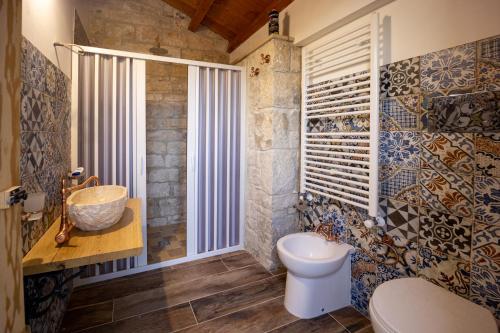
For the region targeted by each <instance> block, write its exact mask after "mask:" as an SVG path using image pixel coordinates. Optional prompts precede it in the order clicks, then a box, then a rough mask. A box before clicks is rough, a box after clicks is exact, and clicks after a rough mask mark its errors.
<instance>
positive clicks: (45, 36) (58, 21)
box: [22, 0, 86, 77]
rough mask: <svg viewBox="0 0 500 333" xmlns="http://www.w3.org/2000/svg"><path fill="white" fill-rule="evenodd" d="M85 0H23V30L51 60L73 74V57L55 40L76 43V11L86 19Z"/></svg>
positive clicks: (68, 73)
mask: <svg viewBox="0 0 500 333" xmlns="http://www.w3.org/2000/svg"><path fill="white" fill-rule="evenodd" d="M83 2H84V1H78V0H23V17H22V33H23V36H24V37H26V38H27V39H28V40H29V41H30V42H32V43H33V45H35V47H36V48H37V49H39V50H40V51H41V52H42V53H43V54H44V55H45V56H46V57H47V58H48V59H50V61H52V62H53V63H54V64H55V65H57V66H58V67H59V68H60V69H61V70H62V71H63V72H64V73H65V74H66V75H67V76H69V77H71V56H70V53H69V51H68V50H67V49H63V48H60V47H59V48H57V49H56V48H54V45H53V44H54V42H61V43H72V42H73V21H74V11H75V8H77V10H78V13H79V14H80V16H81V17H82V16H83V17H82V21H84V20H85V19H86V10H85V8H84V4H83Z"/></svg>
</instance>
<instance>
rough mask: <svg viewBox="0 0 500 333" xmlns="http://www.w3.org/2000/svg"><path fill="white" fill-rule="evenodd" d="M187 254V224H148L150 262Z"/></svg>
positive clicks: (153, 262)
mask: <svg viewBox="0 0 500 333" xmlns="http://www.w3.org/2000/svg"><path fill="white" fill-rule="evenodd" d="M185 256H186V224H185V223H178V224H167V225H165V226H157V227H152V226H149V225H148V264H155V263H158V262H162V261H166V260H170V259H176V258H181V257H185Z"/></svg>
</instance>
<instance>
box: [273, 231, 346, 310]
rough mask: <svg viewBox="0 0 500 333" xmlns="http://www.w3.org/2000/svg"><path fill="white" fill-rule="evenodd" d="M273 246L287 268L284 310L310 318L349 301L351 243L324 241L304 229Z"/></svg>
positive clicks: (344, 304) (337, 307) (340, 306)
mask: <svg viewBox="0 0 500 333" xmlns="http://www.w3.org/2000/svg"><path fill="white" fill-rule="evenodd" d="M277 247H278V255H279V257H280V259H281V262H282V263H283V265H285V266H286V268H287V270H288V271H287V277H286V288H285V307H286V309H287V310H288V312H290V313H291V314H293V315H295V316H297V317H299V318H313V317H317V316H320V315H322V314H324V313H327V312H330V311H333V310H336V309H339V308H342V307H344V306H347V305H349V304H350V301H351V261H350V259H349V254H350V253H352V252H353V251H354V248H353V247H352V246H351V245H348V244H339V243H336V242H331V241H326V240H325V239H324V238H323V237H321V236H320V235H318V234H316V233H312V232H308V233H296V234H291V235H287V236H285V237H282V238H280V239H279V240H278V244H277Z"/></svg>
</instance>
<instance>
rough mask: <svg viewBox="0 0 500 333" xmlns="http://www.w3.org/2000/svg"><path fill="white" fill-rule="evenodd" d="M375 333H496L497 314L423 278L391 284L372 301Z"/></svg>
mask: <svg viewBox="0 0 500 333" xmlns="http://www.w3.org/2000/svg"><path fill="white" fill-rule="evenodd" d="M369 312H370V319H371V322H372V326H373V330H374V331H375V333H422V332H425V333H490V332H491V333H496V332H497V325H496V322H495V319H494V317H493V315H492V314H491V313H490V312H489V311H488V310H486V309H485V308H482V307H481V306H479V305H477V304H474V303H472V302H470V301H468V300H466V299H464V298H462V297H460V296H457V295H455V294H453V293H451V292H449V291H447V290H445V289H444V288H441V287H438V286H436V285H434V284H433V283H431V282H428V281H426V280H424V279H421V278H404V279H396V280H391V281H387V282H385V283H383V284H381V285H380V286H378V287H377V288H376V289H375V292H374V293H373V296H372V298H371V299H370V306H369Z"/></svg>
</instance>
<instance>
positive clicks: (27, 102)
mask: <svg viewBox="0 0 500 333" xmlns="http://www.w3.org/2000/svg"><path fill="white" fill-rule="evenodd" d="M47 100H48V99H47V97H46V96H45V95H43V94H42V92H40V91H39V90H36V89H34V88H32V87H31V86H29V85H27V84H25V83H23V84H22V89H21V130H22V131H44V130H45V127H46V124H45V117H46V116H47V115H46V114H47V108H48V105H47Z"/></svg>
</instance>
